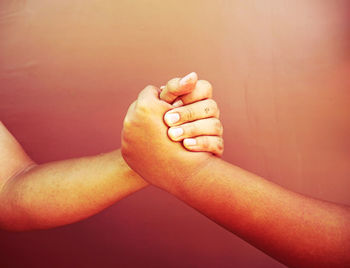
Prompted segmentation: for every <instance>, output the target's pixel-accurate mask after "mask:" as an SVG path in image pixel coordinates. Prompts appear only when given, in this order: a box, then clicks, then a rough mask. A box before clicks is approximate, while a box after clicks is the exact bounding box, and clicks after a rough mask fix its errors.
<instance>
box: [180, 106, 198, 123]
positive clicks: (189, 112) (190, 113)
mask: <svg viewBox="0 0 350 268" xmlns="http://www.w3.org/2000/svg"><path fill="white" fill-rule="evenodd" d="M194 116H195V113H194V110H193V108H192V107H186V108H185V110H184V113H183V115H182V116H181V118H182V119H183V120H185V121H191V120H193V119H194Z"/></svg>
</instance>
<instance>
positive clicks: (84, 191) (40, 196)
mask: <svg viewBox="0 0 350 268" xmlns="http://www.w3.org/2000/svg"><path fill="white" fill-rule="evenodd" d="M146 185H147V183H146V182H145V181H144V180H143V179H141V177H140V176H138V175H137V174H136V173H135V172H133V171H132V170H131V169H130V168H129V167H128V165H127V164H126V163H125V162H124V160H123V158H122V156H121V154H120V151H119V150H117V151H113V152H110V153H106V154H102V155H98V156H92V157H84V158H79V159H70V160H65V161H59V162H52V163H47V164H43V165H38V166H34V167H33V168H31V169H30V170H28V171H26V172H24V173H21V174H18V175H17V176H14V177H13V178H11V179H9V180H8V181H7V182H6V184H5V185H4V187H3V188H2V192H1V195H0V200H1V201H0V210H1V212H0V226H1V227H2V228H5V229H8V230H30V229H46V228H51V227H56V226H60V225H65V224H69V223H73V222H76V221H79V220H81V219H84V218H87V217H89V216H91V215H94V214H96V213H98V212H99V211H101V210H102V209H104V208H106V207H108V206H110V205H112V204H113V203H115V202H117V201H118V200H120V199H122V198H124V197H125V196H127V195H129V194H131V193H133V192H136V191H138V190H140V189H142V188H144V187H145V186H146Z"/></svg>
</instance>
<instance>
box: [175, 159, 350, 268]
mask: <svg viewBox="0 0 350 268" xmlns="http://www.w3.org/2000/svg"><path fill="white" fill-rule="evenodd" d="M170 192H172V193H173V194H174V195H175V196H177V197H178V198H180V199H182V200H183V201H185V202H186V203H188V204H189V205H190V206H192V207H194V208H195V209H197V210H198V211H200V212H202V213H203V214H204V215H206V216H207V217H209V218H211V219H212V220H214V221H216V222H217V223H219V224H220V225H222V226H224V227H225V228H226V229H228V230H230V231H231V232H233V233H235V234H236V235H238V236H240V237H241V238H243V239H244V240H246V241H248V242H249V243H251V244H252V245H254V246H256V247H257V248H259V249H261V250H262V251H264V252H266V253H267V254H269V255H270V256H272V257H274V258H276V259H278V260H279V261H281V262H283V263H285V264H287V265H289V266H297V267H324V266H326V267H330V266H332V267H344V266H346V265H349V266H350V210H349V207H346V206H341V205H335V204H331V203H328V202H323V201H319V200H315V199H312V198H308V197H305V196H302V195H300V194H297V193H293V192H291V191H288V190H285V189H283V188H282V187H279V186H278V185H275V184H273V183H271V182H269V181H266V180H264V179H262V178H260V177H258V176H256V175H254V174H251V173H249V172H246V171H244V170H242V169H240V168H238V167H235V166H233V165H230V164H228V163H226V162H224V161H222V160H219V159H215V160H214V161H210V162H209V164H208V165H207V166H205V167H204V168H202V169H201V171H200V172H199V173H198V174H197V175H196V176H193V177H191V178H187V179H186V180H185V181H184V182H183V183H181V184H179V185H178V186H177V187H175V188H174V189H170Z"/></svg>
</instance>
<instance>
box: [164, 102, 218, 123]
mask: <svg viewBox="0 0 350 268" xmlns="http://www.w3.org/2000/svg"><path fill="white" fill-rule="evenodd" d="M219 115H220V111H219V108H218V105H217V104H216V102H215V101H214V100H213V99H207V100H202V101H199V102H195V103H192V104H188V105H186V106H183V107H178V108H175V109H172V110H170V111H168V112H167V113H166V114H165V115H164V121H165V123H166V124H167V125H168V126H169V127H172V126H178V125H181V124H183V123H187V122H192V121H195V120H198V119H204V118H209V117H216V118H219Z"/></svg>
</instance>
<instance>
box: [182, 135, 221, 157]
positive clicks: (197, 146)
mask: <svg viewBox="0 0 350 268" xmlns="http://www.w3.org/2000/svg"><path fill="white" fill-rule="evenodd" d="M183 145H184V147H185V148H186V149H187V150H189V151H192V152H209V153H212V154H215V155H217V156H222V154H223V152H224V140H223V139H222V138H221V137H217V136H199V137H196V138H188V139H184V140H183Z"/></svg>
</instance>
